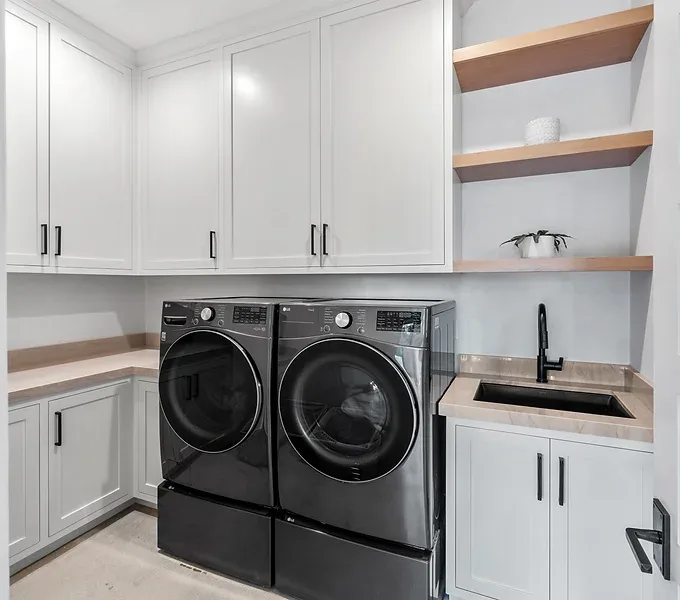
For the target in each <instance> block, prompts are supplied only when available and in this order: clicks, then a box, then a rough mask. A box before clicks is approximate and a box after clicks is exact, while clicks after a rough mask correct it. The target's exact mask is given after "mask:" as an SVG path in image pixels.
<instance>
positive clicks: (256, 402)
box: [158, 330, 262, 453]
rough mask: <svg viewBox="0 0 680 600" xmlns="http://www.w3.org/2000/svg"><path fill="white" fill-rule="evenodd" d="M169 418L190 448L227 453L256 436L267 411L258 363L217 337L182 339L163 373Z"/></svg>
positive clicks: (199, 334) (201, 334) (214, 334)
mask: <svg viewBox="0 0 680 600" xmlns="http://www.w3.org/2000/svg"><path fill="white" fill-rule="evenodd" d="M158 387H159V394H160V404H161V407H162V409H163V414H164V415H165V418H166V419H167V421H168V423H169V425H170V427H171V428H172V429H173V431H174V432H175V433H176V434H177V436H179V438H180V439H181V440H182V441H183V442H184V443H186V444H188V445H189V446H191V447H193V448H196V449H197V450H200V451H202V452H209V453H220V452H226V451H227V450H231V449H233V448H235V447H236V446H238V445H239V444H240V443H241V442H243V441H244V440H245V439H246V438H247V437H248V436H249V435H250V433H251V432H252V431H253V429H254V428H255V425H256V424H257V419H258V417H259V415H260V410H261V408H262V385H261V383H260V379H259V377H258V375H257V371H256V370H255V366H254V365H253V362H252V360H251V359H250V357H249V356H248V354H247V353H246V351H245V350H244V349H243V348H242V347H241V346H240V345H239V344H238V343H237V342H235V341H234V340H232V339H231V338H229V337H227V336H226V335H223V334H222V333H219V332H215V331H200V330H199V331H192V332H190V333H187V334H186V335H184V336H182V337H180V338H179V339H178V340H177V341H176V342H175V343H174V344H172V346H170V348H169V350H168V351H167V353H166V354H165V356H164V357H163V360H162V363H161V368H160V373H159V382H158Z"/></svg>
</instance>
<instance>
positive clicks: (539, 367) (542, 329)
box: [536, 304, 564, 383]
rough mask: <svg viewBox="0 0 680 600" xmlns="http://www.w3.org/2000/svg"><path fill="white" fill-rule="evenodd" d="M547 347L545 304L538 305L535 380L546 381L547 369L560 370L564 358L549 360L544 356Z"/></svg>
mask: <svg viewBox="0 0 680 600" xmlns="http://www.w3.org/2000/svg"><path fill="white" fill-rule="evenodd" d="M547 349H548V320H547V317H546V315H545V304H539V305H538V357H537V361H536V381H537V382H538V383H547V382H548V371H561V370H562V367H563V365H564V358H562V357H560V359H559V360H558V361H557V362H552V361H549V360H548V359H547V358H546V356H545V351H546V350H547Z"/></svg>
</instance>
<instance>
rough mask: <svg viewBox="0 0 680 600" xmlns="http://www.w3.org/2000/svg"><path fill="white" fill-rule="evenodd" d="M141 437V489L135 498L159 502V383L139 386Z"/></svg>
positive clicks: (137, 399)
mask: <svg viewBox="0 0 680 600" xmlns="http://www.w3.org/2000/svg"><path fill="white" fill-rule="evenodd" d="M135 411H136V412H135V422H136V430H137V432H136V435H137V486H136V492H135V495H136V496H137V497H139V498H142V499H143V500H148V501H151V502H156V499H157V488H158V484H160V483H161V481H163V474H162V470H161V443H160V429H159V411H160V397H159V395H158V384H157V383H151V382H148V381H140V382H138V383H137V394H136V400H135Z"/></svg>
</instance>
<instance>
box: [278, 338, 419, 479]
mask: <svg viewBox="0 0 680 600" xmlns="http://www.w3.org/2000/svg"><path fill="white" fill-rule="evenodd" d="M279 415H280V418H281V424H282V426H283V429H284V431H285V433H286V435H287V437H288V439H289V441H290V443H291V445H292V446H293V448H294V449H295V451H296V452H297V453H298V454H299V455H300V457H301V458H302V459H303V460H304V461H305V462H307V463H308V464H309V465H310V466H311V467H313V468H314V469H316V470H317V471H319V472H320V473H322V474H324V475H326V476H327V477H331V478H333V479H337V480H340V481H344V482H352V483H361V482H368V481H373V480H375V479H379V478H380V477H384V476H385V475H387V474H389V473H391V472H392V471H393V470H394V469H396V468H397V467H398V466H399V465H400V464H401V463H402V461H403V460H404V459H405V458H406V457H407V456H408V454H409V452H410V450H411V447H412V446H413V441H414V439H415V435H416V432H417V430H418V414H417V409H416V402H415V398H414V395H413V392H412V390H411V387H410V385H409V383H408V381H407V380H406V378H405V377H404V375H403V374H402V372H401V371H400V369H399V367H398V366H397V365H396V364H395V363H394V362H393V361H392V360H391V359H390V358H389V357H387V356H386V355H384V354H383V353H382V352H380V351H378V350H377V349H375V348H373V347H371V346H369V345H367V344H364V343H363V342H359V341H355V340H349V339H331V340H321V341H319V342H316V343H314V344H312V345H310V346H308V347H307V348H305V349H304V350H302V351H301V352H300V353H299V354H298V355H297V356H296V357H295V358H294V359H293V360H292V362H291V363H290V364H289V366H288V368H287V369H286V372H285V373H284V375H283V377H282V380H281V386H280V389H279Z"/></svg>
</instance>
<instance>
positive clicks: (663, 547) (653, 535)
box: [626, 498, 671, 580]
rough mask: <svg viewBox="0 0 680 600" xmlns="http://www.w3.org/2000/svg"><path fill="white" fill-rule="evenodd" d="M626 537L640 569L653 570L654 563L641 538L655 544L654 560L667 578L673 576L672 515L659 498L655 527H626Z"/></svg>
mask: <svg viewBox="0 0 680 600" xmlns="http://www.w3.org/2000/svg"><path fill="white" fill-rule="evenodd" d="M626 538H627V539H628V544H629V545H630V548H631V550H632V551H633V554H634V555H635V560H637V563H638V566H639V567H640V571H642V572H643V573H651V572H652V563H651V562H650V561H649V558H647V553H646V552H645V550H644V548H643V547H642V544H641V543H640V540H642V541H644V542H652V544H654V562H655V563H656V564H657V565H658V567H659V568H660V569H661V574H662V575H663V578H664V579H666V580H670V578H671V516H670V514H669V513H668V511H667V510H666V508H665V507H664V505H663V504H661V501H660V500H659V499H658V498H654V529H637V528H636V527H628V528H626Z"/></svg>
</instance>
